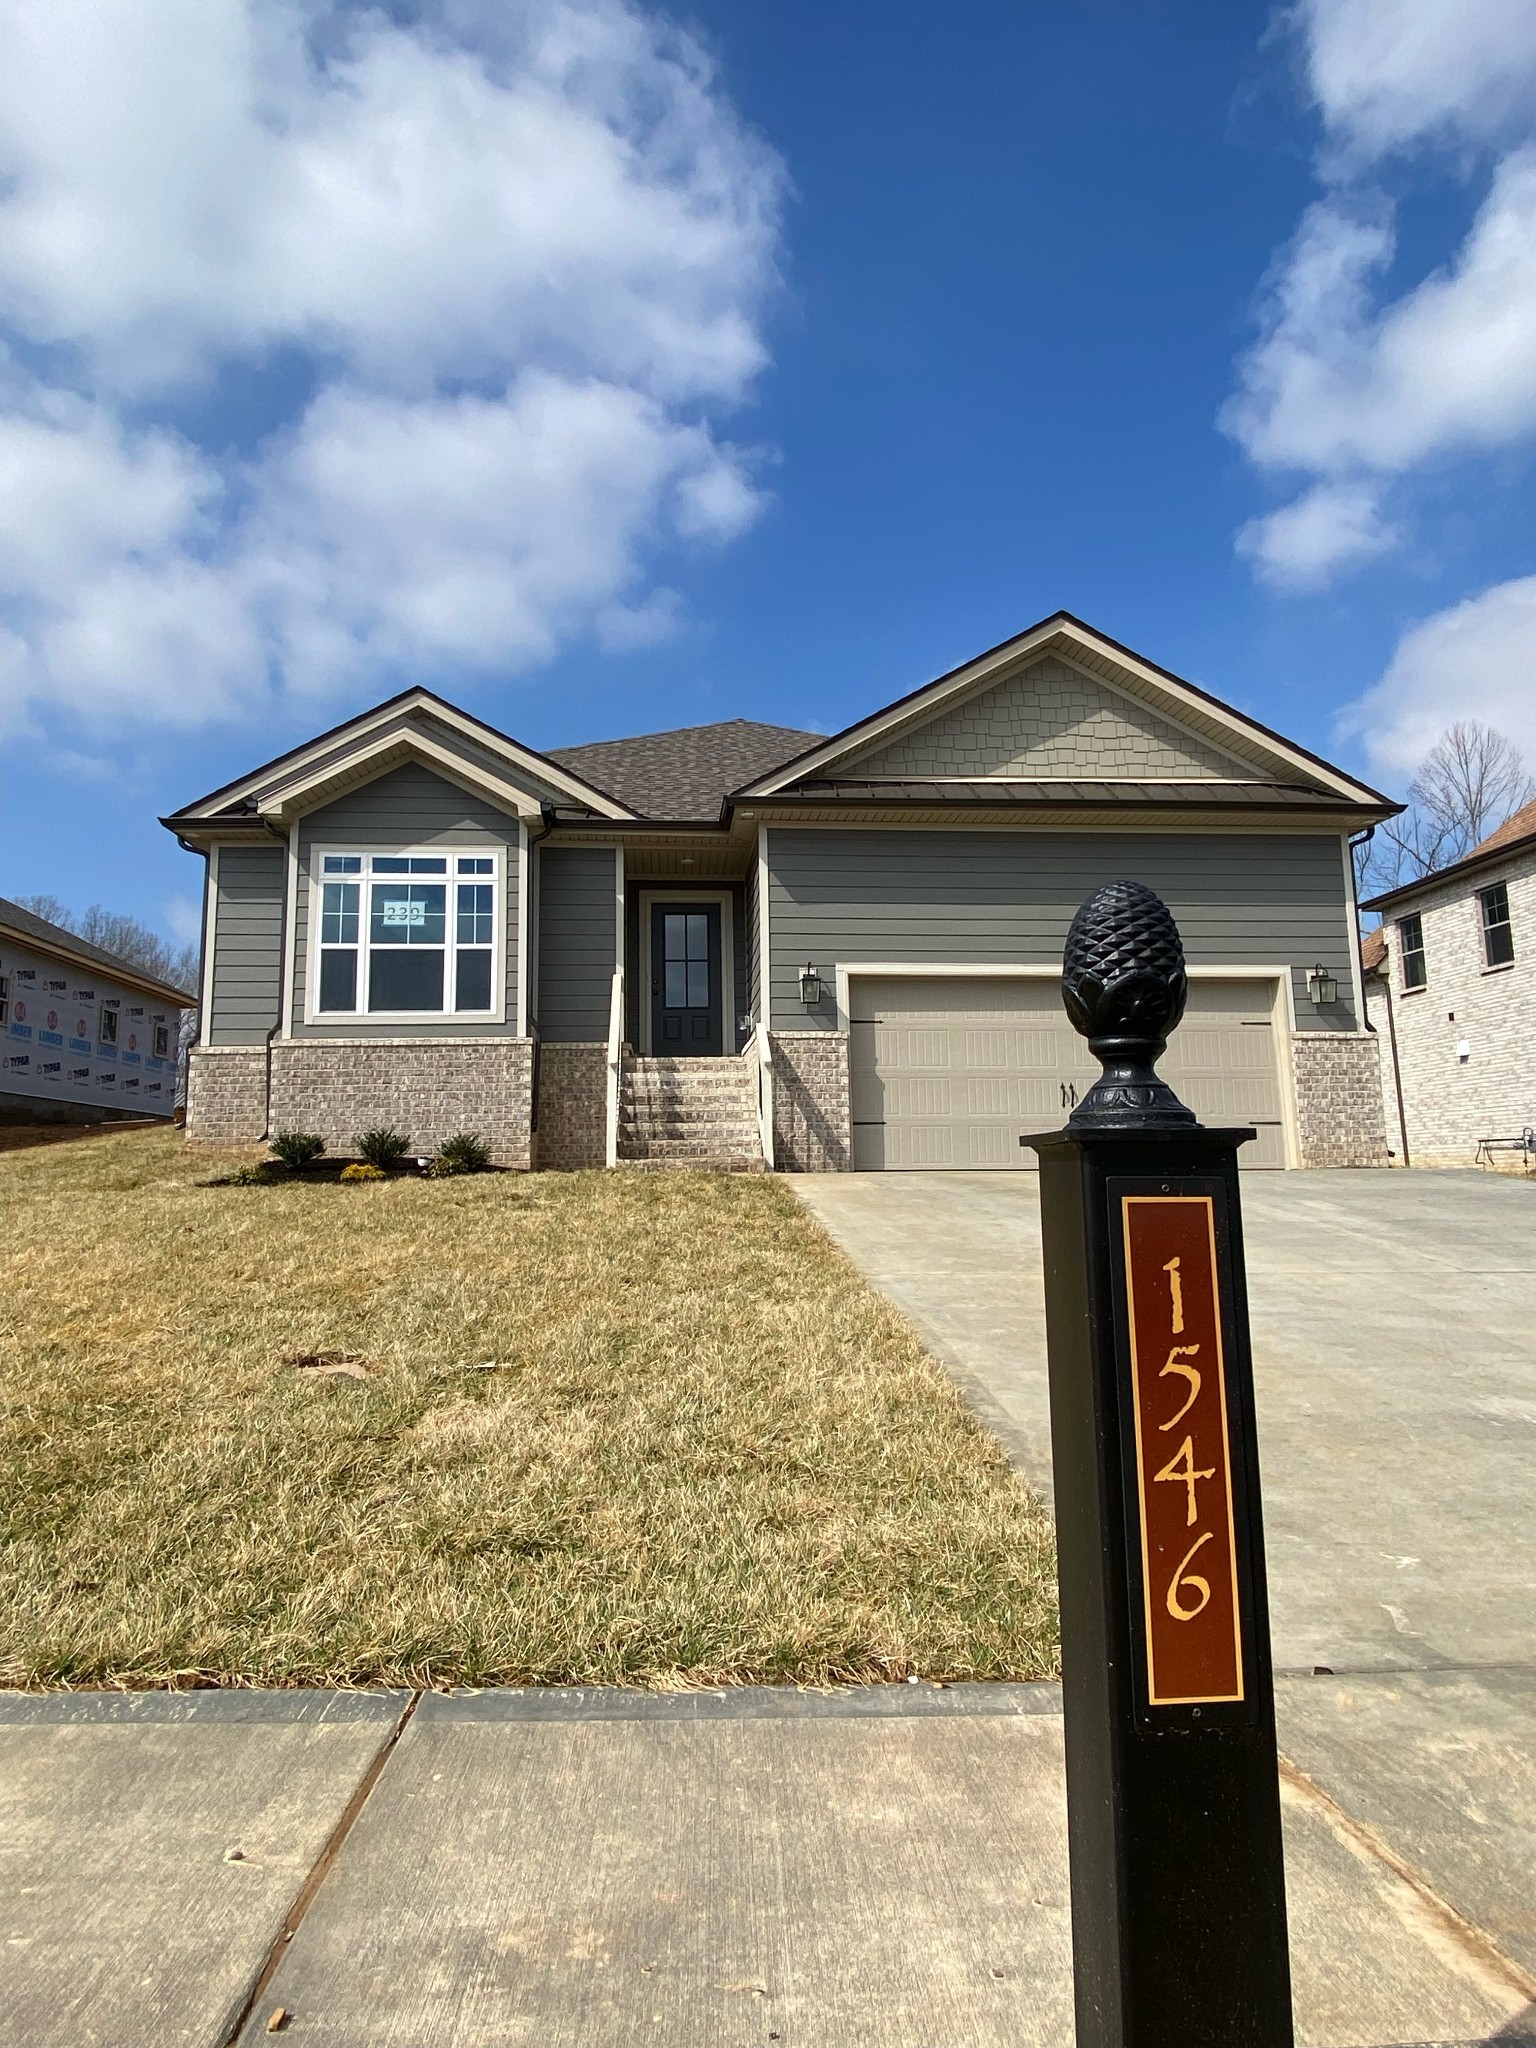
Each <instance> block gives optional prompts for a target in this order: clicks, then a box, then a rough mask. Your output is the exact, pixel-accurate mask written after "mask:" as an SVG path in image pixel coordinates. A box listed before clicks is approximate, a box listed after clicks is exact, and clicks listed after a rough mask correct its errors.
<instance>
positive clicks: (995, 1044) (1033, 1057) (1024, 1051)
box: [960, 1026, 1061, 1072]
mask: <svg viewBox="0 0 1536 2048" xmlns="http://www.w3.org/2000/svg"><path fill="white" fill-rule="evenodd" d="M1059 1039H1060V1034H1059V1033H1057V1032H1055V1031H1030V1030H1023V1029H1019V1028H1015V1029H1013V1030H1005V1029H1002V1028H1000V1027H998V1026H994V1027H993V1028H992V1029H991V1030H988V1031H981V1030H977V1029H976V1028H975V1027H974V1026H970V1027H968V1028H967V1029H966V1031H965V1032H964V1034H963V1037H962V1042H961V1047H960V1053H961V1064H963V1065H964V1066H966V1067H968V1068H971V1069H972V1070H974V1069H976V1068H978V1067H995V1068H997V1069H999V1070H1000V1071H1003V1072H1013V1071H1016V1070H1017V1069H1019V1068H1026V1069H1027V1068H1030V1067H1050V1068H1052V1069H1054V1068H1055V1067H1056V1066H1057V1065H1058V1063H1059V1062H1060V1059H1061V1045H1060V1043H1059Z"/></svg>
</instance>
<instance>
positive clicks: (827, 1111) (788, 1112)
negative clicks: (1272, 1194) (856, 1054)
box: [769, 1031, 853, 1173]
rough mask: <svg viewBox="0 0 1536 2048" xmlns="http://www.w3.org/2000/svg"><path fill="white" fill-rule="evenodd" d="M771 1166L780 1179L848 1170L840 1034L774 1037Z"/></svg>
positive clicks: (843, 1036) (849, 1137) (848, 1119)
mask: <svg viewBox="0 0 1536 2048" xmlns="http://www.w3.org/2000/svg"><path fill="white" fill-rule="evenodd" d="M769 1044H770V1047H771V1049H772V1052H773V1163H774V1165H775V1166H776V1167H777V1168H778V1170H779V1171H780V1172H781V1173H847V1172H848V1171H849V1170H850V1169H851V1167H852V1165H853V1121H852V1112H851V1110H850V1107H849V1096H848V1034H847V1032H846V1031H775V1032H772V1033H771V1034H770V1036H769Z"/></svg>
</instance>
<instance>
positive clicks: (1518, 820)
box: [1472, 797, 1536, 856]
mask: <svg viewBox="0 0 1536 2048" xmlns="http://www.w3.org/2000/svg"><path fill="white" fill-rule="evenodd" d="M1522 839H1536V797H1532V798H1531V801H1530V802H1529V803H1528V804H1522V805H1521V807H1520V809H1519V810H1518V811H1515V812H1514V813H1513V814H1512V815H1511V816H1510V817H1507V818H1506V819H1505V820H1504V822H1503V824H1502V825H1501V826H1500V827H1499V829H1498V830H1497V831H1496V832H1490V833H1489V834H1488V837H1487V838H1486V839H1481V840H1479V841H1478V843H1477V845H1476V846H1474V847H1473V849H1472V853H1473V855H1474V856H1475V855H1477V854H1479V853H1493V852H1495V851H1496V850H1497V849H1498V848H1499V847H1501V846H1518V845H1519V843H1520V841H1521V840H1522Z"/></svg>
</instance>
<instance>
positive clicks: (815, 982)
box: [800, 960, 821, 1010]
mask: <svg viewBox="0 0 1536 2048" xmlns="http://www.w3.org/2000/svg"><path fill="white" fill-rule="evenodd" d="M800 1000H801V1002H802V1003H804V1005H805V1007H806V1008H807V1009H808V1010H814V1009H815V1007H816V1005H817V1004H818V1003H819V1002H820V1001H821V976H820V975H819V974H818V973H817V972H816V969H815V968H814V967H813V966H812V964H811V962H810V961H809V960H807V961H806V963H805V965H804V966H803V967H802V968H801V970H800Z"/></svg>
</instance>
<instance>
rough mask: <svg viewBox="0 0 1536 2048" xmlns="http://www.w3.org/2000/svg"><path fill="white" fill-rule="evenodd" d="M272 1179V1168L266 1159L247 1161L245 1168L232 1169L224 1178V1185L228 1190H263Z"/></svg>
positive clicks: (235, 1167) (236, 1167)
mask: <svg viewBox="0 0 1536 2048" xmlns="http://www.w3.org/2000/svg"><path fill="white" fill-rule="evenodd" d="M271 1179H272V1168H271V1167H270V1166H269V1165H268V1163H267V1161H266V1160H265V1159H261V1160H257V1161H254V1162H252V1161H247V1162H246V1164H245V1165H244V1166H234V1167H231V1168H230V1170H229V1172H228V1173H226V1174H225V1176H224V1185H225V1187H227V1188H261V1187H266V1186H267V1185H268V1183H269V1182H270V1181H271ZM214 1185H217V1183H214Z"/></svg>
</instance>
